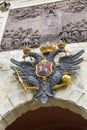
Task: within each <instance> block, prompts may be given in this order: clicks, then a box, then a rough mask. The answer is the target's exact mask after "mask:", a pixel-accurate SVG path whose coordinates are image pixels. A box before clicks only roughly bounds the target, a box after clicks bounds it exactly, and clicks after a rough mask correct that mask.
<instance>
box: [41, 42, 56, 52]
mask: <svg viewBox="0 0 87 130" xmlns="http://www.w3.org/2000/svg"><path fill="white" fill-rule="evenodd" d="M56 49H57V46H56V45H55V44H53V43H50V42H46V45H41V46H40V51H41V52H42V54H47V53H50V52H53V51H55V50H56Z"/></svg>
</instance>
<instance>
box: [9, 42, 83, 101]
mask: <svg viewBox="0 0 87 130" xmlns="http://www.w3.org/2000/svg"><path fill="white" fill-rule="evenodd" d="M40 50H41V52H42V54H43V56H42V55H40V54H38V53H35V52H32V51H31V50H30V49H29V48H26V49H24V56H23V58H26V57H33V58H34V59H35V60H33V62H31V60H29V61H26V60H23V61H21V62H19V61H16V60H15V59H13V58H12V59H11V62H12V63H13V64H15V65H16V66H11V69H13V70H14V72H15V76H16V77H17V79H18V81H19V82H20V84H21V85H22V87H23V89H24V90H32V91H33V93H34V100H36V101H38V100H40V101H41V103H46V102H47V101H48V98H51V99H53V98H54V94H55V93H54V92H55V90H57V89H59V88H61V87H67V86H69V85H70V84H71V81H72V78H73V75H75V74H76V73H77V70H78V69H79V68H80V67H79V66H78V65H79V64H80V63H81V62H82V61H83V58H80V56H81V55H82V54H83V53H84V50H81V51H79V52H78V53H76V54H74V55H65V56H63V57H60V58H59V60H58V64H57V63H55V61H54V58H55V56H56V55H58V54H59V53H61V52H65V44H64V43H60V44H59V45H58V47H57V48H56V45H51V44H49V43H47V44H46V45H45V46H41V47H40Z"/></svg>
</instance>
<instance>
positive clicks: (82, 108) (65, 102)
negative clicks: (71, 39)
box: [0, 43, 87, 127]
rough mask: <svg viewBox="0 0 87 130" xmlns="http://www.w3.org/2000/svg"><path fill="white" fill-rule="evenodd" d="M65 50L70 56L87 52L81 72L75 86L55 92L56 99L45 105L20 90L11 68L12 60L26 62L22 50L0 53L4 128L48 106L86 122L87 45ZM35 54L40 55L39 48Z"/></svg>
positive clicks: (1, 104)
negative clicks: (81, 51) (31, 111)
mask: <svg viewBox="0 0 87 130" xmlns="http://www.w3.org/2000/svg"><path fill="white" fill-rule="evenodd" d="M66 48H67V54H75V53H76V52H78V51H79V50H81V49H84V50H85V53H84V54H83V55H82V57H83V58H84V61H83V62H82V63H81V65H80V70H79V71H78V73H77V75H76V77H75V79H73V81H72V84H71V85H70V86H68V87H67V88H61V89H59V90H58V91H57V92H56V93H55V100H53V101H49V102H48V103H47V104H45V105H42V104H41V103H39V102H34V101H33V93H32V92H31V91H27V92H25V91H24V90H23V89H22V88H21V85H20V84H19V82H18V81H17V80H16V79H15V77H14V76H13V71H12V70H11V69H10V66H11V64H12V63H11V62H10V58H14V59H17V60H19V61H20V60H23V59H22V51H21V50H15V51H7V52H1V53H0V116H1V125H2V127H6V126H7V125H10V124H11V123H12V122H13V121H14V120H15V119H16V118H17V117H19V116H21V115H22V114H23V113H25V112H27V111H29V110H34V109H37V108H39V107H46V106H58V107H62V108H68V109H70V110H71V111H74V112H76V113H79V114H81V115H82V116H83V117H84V118H85V119H87V113H86V111H87V73H86V72H87V43H75V44H68V45H67V46H66ZM32 51H37V52H38V53H40V52H39V50H38V49H35V50H32ZM61 55H62V54H61ZM55 60H57V57H56V59H55ZM3 119H4V120H3Z"/></svg>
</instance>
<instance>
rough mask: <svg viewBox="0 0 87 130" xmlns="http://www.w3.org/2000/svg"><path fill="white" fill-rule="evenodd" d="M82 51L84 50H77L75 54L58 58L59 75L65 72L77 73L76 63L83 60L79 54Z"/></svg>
mask: <svg viewBox="0 0 87 130" xmlns="http://www.w3.org/2000/svg"><path fill="white" fill-rule="evenodd" d="M83 53H84V50H81V51H79V52H78V53H76V54H75V55H69V56H64V57H60V58H59V64H60V65H59V70H60V73H61V75H63V74H64V73H65V72H67V73H68V74H69V75H74V74H76V73H77V70H78V69H79V68H80V67H79V66H78V64H80V63H81V62H82V61H83V58H80V56H81V55H82V54H83Z"/></svg>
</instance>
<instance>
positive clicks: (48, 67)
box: [36, 60, 52, 77]
mask: <svg viewBox="0 0 87 130" xmlns="http://www.w3.org/2000/svg"><path fill="white" fill-rule="evenodd" d="M51 73H52V63H51V62H49V61H47V60H42V61H41V62H39V63H38V64H37V65H36V75H37V76H38V77H47V76H49V75H51Z"/></svg>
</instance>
